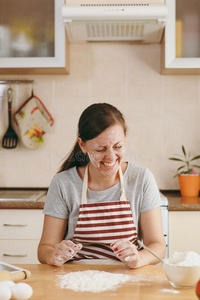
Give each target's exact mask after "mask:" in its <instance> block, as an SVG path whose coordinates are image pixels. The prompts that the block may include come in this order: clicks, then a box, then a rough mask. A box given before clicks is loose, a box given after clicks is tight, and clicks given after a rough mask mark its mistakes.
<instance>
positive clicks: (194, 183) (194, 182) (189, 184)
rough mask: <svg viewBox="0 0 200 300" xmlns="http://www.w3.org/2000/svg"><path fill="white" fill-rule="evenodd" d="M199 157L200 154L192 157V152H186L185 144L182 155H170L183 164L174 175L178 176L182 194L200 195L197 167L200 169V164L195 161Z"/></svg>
mask: <svg viewBox="0 0 200 300" xmlns="http://www.w3.org/2000/svg"><path fill="white" fill-rule="evenodd" d="M198 159H200V155H197V156H193V157H192V156H191V153H190V152H189V153H188V154H187V153H186V151H185V147H184V146H182V154H181V155H177V157H169V160H173V161H177V162H180V163H181V166H179V167H178V169H177V170H176V174H175V176H174V177H177V176H178V180H179V185H180V191H181V196H191V197H197V196H198V195H199V188H200V176H199V173H198V172H197V171H196V170H195V169H200V165H196V164H194V163H193V162H194V161H195V160H198Z"/></svg>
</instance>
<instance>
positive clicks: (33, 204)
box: [0, 191, 200, 211]
mask: <svg viewBox="0 0 200 300" xmlns="http://www.w3.org/2000/svg"><path fill="white" fill-rule="evenodd" d="M161 192H162V193H163V194H164V195H165V196H166V197H167V198H168V201H169V211H200V197H181V195H180V192H179V191H161ZM45 199H46V196H43V197H41V198H40V199H39V200H37V201H13V202H12V201H10V202H9V201H5V202H0V209H43V208H44V203H45Z"/></svg>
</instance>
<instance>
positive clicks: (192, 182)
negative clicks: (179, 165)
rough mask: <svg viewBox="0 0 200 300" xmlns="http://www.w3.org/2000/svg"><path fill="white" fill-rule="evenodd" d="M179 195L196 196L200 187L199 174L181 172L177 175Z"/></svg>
mask: <svg viewBox="0 0 200 300" xmlns="http://www.w3.org/2000/svg"><path fill="white" fill-rule="evenodd" d="M178 180H179V186H180V191H181V196H188V197H197V196H198V195H199V188H200V176H199V174H189V175H188V174H183V175H179V176H178Z"/></svg>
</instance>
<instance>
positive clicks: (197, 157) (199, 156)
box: [190, 155, 200, 161]
mask: <svg viewBox="0 0 200 300" xmlns="http://www.w3.org/2000/svg"><path fill="white" fill-rule="evenodd" d="M199 158H200V155H197V156H195V157H193V158H192V159H191V160H190V161H193V160H196V159H199Z"/></svg>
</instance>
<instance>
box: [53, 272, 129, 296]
mask: <svg viewBox="0 0 200 300" xmlns="http://www.w3.org/2000/svg"><path fill="white" fill-rule="evenodd" d="M58 278H59V286H60V287H61V288H66V289H70V290H73V291H76V292H94V293H96V292H104V291H107V290H113V289H115V288H116V287H117V286H119V285H121V284H123V283H125V282H127V281H130V280H131V276H128V275H125V274H114V273H108V272H104V271H97V270H88V271H78V272H71V273H67V274H65V275H58Z"/></svg>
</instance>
